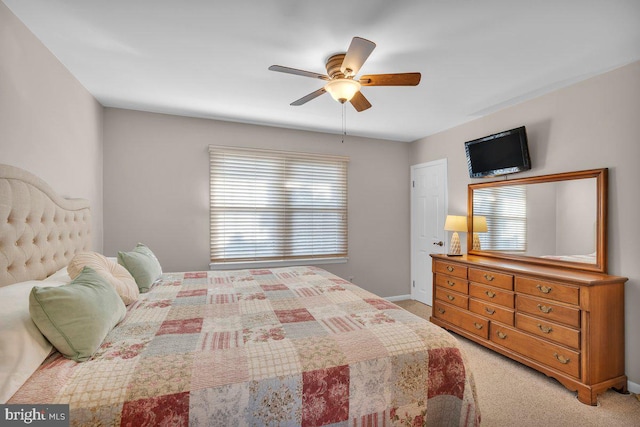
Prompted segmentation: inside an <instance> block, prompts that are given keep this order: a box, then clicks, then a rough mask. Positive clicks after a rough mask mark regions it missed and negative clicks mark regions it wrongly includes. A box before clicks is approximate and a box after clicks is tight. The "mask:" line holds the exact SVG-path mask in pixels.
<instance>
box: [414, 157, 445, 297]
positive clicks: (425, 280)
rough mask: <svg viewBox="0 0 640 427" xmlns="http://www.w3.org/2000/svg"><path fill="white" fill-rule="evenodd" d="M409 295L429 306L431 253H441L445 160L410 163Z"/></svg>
mask: <svg viewBox="0 0 640 427" xmlns="http://www.w3.org/2000/svg"><path fill="white" fill-rule="evenodd" d="M411 185H412V188H411V298H412V299H415V300H418V301H420V302H423V303H425V304H428V305H431V301H432V296H433V288H432V283H433V275H432V272H431V257H430V256H429V254H432V253H445V251H446V248H445V231H444V221H445V218H446V214H447V160H446V159H442V160H435V161H433V162H429V163H423V164H419V165H414V166H411Z"/></svg>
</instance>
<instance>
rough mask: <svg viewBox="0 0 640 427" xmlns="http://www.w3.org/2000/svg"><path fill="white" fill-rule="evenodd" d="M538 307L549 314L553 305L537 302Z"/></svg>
mask: <svg viewBox="0 0 640 427" xmlns="http://www.w3.org/2000/svg"><path fill="white" fill-rule="evenodd" d="M538 309H540V311H541V312H543V313H545V314H549V313H551V312H552V311H553V307H547V306H546V305H541V304H538Z"/></svg>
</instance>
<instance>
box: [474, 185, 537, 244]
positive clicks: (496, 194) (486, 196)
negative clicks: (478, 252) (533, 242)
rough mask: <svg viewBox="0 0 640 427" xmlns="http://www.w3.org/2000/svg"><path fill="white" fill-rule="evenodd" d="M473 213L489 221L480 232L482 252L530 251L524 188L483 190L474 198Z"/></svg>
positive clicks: (525, 191) (507, 187) (518, 186)
mask: <svg viewBox="0 0 640 427" xmlns="http://www.w3.org/2000/svg"><path fill="white" fill-rule="evenodd" d="M473 214H474V215H481V216H485V217H486V218H487V232H486V233H478V237H479V238H480V243H481V245H482V250H489V251H491V250H495V251H512V252H519V251H526V250H527V189H526V187H525V186H524V185H515V186H506V187H492V188H483V189H482V191H476V192H474V195H473Z"/></svg>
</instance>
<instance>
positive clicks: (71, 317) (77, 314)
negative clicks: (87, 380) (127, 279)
mask: <svg viewBox="0 0 640 427" xmlns="http://www.w3.org/2000/svg"><path fill="white" fill-rule="evenodd" d="M29 313H31V319H32V320H33V323H35V324H36V326H37V327H38V329H40V332H42V334H43V335H44V336H45V337H47V339H48V340H49V341H50V342H51V344H53V346H54V347H55V348H57V349H58V351H59V352H60V353H62V354H63V355H64V356H65V357H67V358H68V359H72V360H75V361H76V362H83V361H85V360H88V359H89V358H90V357H91V355H92V354H93V353H95V351H96V350H97V349H98V347H100V345H101V344H102V341H104V338H105V337H106V336H107V334H108V333H109V331H110V330H111V329H113V327H114V326H116V325H117V324H118V323H119V322H120V321H121V320H122V319H124V316H125V314H126V313H127V308H126V307H125V305H124V303H123V302H122V299H121V298H120V297H119V296H118V293H117V292H116V290H115V289H114V288H113V286H111V285H110V284H109V283H108V282H107V281H106V280H105V279H104V278H103V277H102V276H100V275H99V274H98V273H96V272H95V270H93V269H92V268H91V267H84V268H83V269H82V271H81V272H80V274H79V275H78V277H76V278H75V280H73V281H72V282H71V283H69V284H66V285H63V286H58V287H48V288H41V287H39V286H34V287H33V289H31V294H29Z"/></svg>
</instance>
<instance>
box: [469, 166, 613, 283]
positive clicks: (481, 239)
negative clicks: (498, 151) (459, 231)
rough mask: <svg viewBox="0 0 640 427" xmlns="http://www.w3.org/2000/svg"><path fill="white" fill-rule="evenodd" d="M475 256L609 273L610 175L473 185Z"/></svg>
mask: <svg viewBox="0 0 640 427" xmlns="http://www.w3.org/2000/svg"><path fill="white" fill-rule="evenodd" d="M468 191H469V193H468V224H469V233H467V248H469V250H468V252H469V253H470V254H472V255H483V256H490V257H495V258H503V259H510V260H520V261H527V262H533V263H536V264H546V265H557V266H563V267H566V268H574V269H577V270H588V271H597V272H601V273H606V270H607V169H606V168H605V169H594V170H586V171H580V172H567V173H560V174H553V175H543V176H536V177H529V178H519V179H511V180H503V181H492V182H482V183H477V184H469V190H468Z"/></svg>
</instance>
